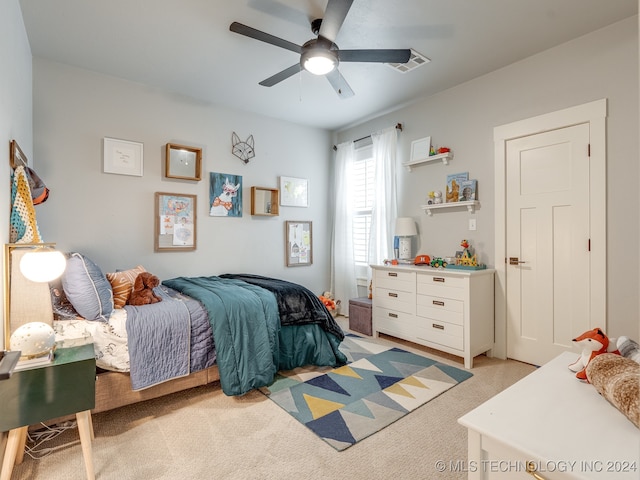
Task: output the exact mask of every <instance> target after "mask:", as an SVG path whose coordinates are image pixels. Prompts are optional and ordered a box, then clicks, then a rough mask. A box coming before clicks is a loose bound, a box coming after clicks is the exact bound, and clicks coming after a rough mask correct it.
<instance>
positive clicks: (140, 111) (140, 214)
mask: <svg viewBox="0 0 640 480" xmlns="http://www.w3.org/2000/svg"><path fill="white" fill-rule="evenodd" d="M33 99H34V100H33V102H34V138H35V142H34V150H35V154H36V156H37V157H38V159H39V169H38V174H39V175H40V176H41V177H42V178H43V180H44V181H45V182H46V183H47V185H48V186H49V187H50V188H51V195H50V198H49V200H48V201H47V202H46V203H45V204H43V205H42V210H41V213H40V212H39V213H38V223H39V227H40V231H41V233H42V236H43V237H44V239H45V241H53V242H57V243H58V245H59V247H60V248H61V249H62V250H65V251H81V252H84V253H85V254H87V255H88V256H89V257H90V258H92V259H93V260H94V261H95V262H96V263H97V264H98V265H99V266H100V267H101V268H102V270H103V271H105V272H109V271H114V270H115V269H126V268H130V267H133V266H135V265H138V264H142V265H143V266H145V268H147V270H149V271H151V272H153V273H155V274H156V275H158V276H159V277H160V278H161V279H167V278H172V277H175V276H192V275H216V274H221V273H225V272H245V273H246V272H248V273H258V274H263V275H269V276H273V277H278V278H284V279H288V280H292V281H296V282H298V283H301V284H303V285H305V286H307V287H308V288H310V289H311V290H313V291H314V292H316V293H322V292H323V291H324V290H326V289H328V288H329V262H328V258H327V255H328V238H329V237H328V232H329V228H328V208H327V205H328V204H327V193H326V191H327V184H328V176H329V173H328V166H329V159H330V158H331V156H330V153H331V142H330V134H329V132H327V131H324V130H319V129H312V128H308V127H301V126H298V125H294V124H290V123H285V122H282V121H277V120H273V119H269V118H263V117H258V116H256V115H254V114H248V113H244V112H240V111H233V110H228V109H225V108H219V107H216V106H213V105H205V104H202V103H199V102H196V101H194V100H192V99H189V98H184V97H178V96H175V95H169V94H165V93H162V92H159V91H156V90H153V89H150V88H148V87H145V86H143V85H139V84H135V83H131V82H127V81H123V80H120V79H116V78H112V77H108V76H105V75H101V74H96V73H93V72H89V71H87V70H81V69H77V68H74V67H70V66H66V65H62V64H59V63H54V62H50V61H47V60H42V59H38V58H35V59H34V91H33ZM234 131H235V132H236V133H237V134H238V135H239V136H240V138H242V139H246V138H247V137H248V136H249V135H250V134H252V135H253V136H254V139H255V151H256V156H255V158H253V159H252V160H251V161H250V162H249V163H248V164H244V163H243V162H242V161H241V160H239V159H238V158H237V157H235V156H233V155H232V154H231V134H232V132H234ZM104 137H112V138H118V139H126V140H133V141H137V142H142V143H144V175H143V176H142V177H135V176H125V175H114V174H105V173H102V141H103V138H104ZM166 143H180V144H184V145H189V146H194V147H201V148H203V176H204V178H203V180H202V181H200V182H192V181H184V180H175V179H167V178H164V177H163V165H164V163H163V162H164V148H165V145H166ZM209 172H222V173H229V174H235V175H242V177H243V197H244V198H243V206H244V208H243V216H242V217H241V218H238V217H235V218H226V217H210V216H209V205H208V202H209ZM280 175H285V176H291V177H301V178H307V179H309V190H310V202H309V203H310V206H309V207H308V208H299V207H281V211H280V216H279V217H252V216H251V215H250V189H251V186H255V185H257V186H263V187H272V188H273V187H277V186H278V177H279V176H280ZM154 192H172V193H185V194H195V195H197V201H198V208H197V210H198V211H197V250H196V251H195V252H162V253H154V251H153V249H154ZM285 220H311V221H312V222H313V224H312V225H313V247H314V250H313V265H311V266H308V267H306V266H305V267H296V268H287V267H285V248H284V222H285Z"/></svg>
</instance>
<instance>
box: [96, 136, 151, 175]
mask: <svg viewBox="0 0 640 480" xmlns="http://www.w3.org/2000/svg"><path fill="white" fill-rule="evenodd" d="M103 156H104V158H103V162H104V166H103V171H104V173H116V174H118V175H135V176H137V177H141V176H142V171H143V163H142V162H143V145H142V143H139V142H130V141H129V140H118V139H116V138H108V137H104V155H103Z"/></svg>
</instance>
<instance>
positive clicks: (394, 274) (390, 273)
mask: <svg viewBox="0 0 640 480" xmlns="http://www.w3.org/2000/svg"><path fill="white" fill-rule="evenodd" d="M387 275H389V276H390V277H397V276H398V274H397V273H396V272H388V273H387Z"/></svg>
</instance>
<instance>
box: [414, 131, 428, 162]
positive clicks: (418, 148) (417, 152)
mask: <svg viewBox="0 0 640 480" xmlns="http://www.w3.org/2000/svg"><path fill="white" fill-rule="evenodd" d="M430 153H431V137H424V138H421V139H419V140H414V141H413V142H411V156H410V157H409V161H410V162H415V161H416V160H423V159H425V158H429V155H430Z"/></svg>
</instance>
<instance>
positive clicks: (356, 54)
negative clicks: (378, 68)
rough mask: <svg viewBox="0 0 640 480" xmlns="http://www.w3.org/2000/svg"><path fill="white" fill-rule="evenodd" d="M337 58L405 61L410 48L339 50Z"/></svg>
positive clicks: (387, 61)
mask: <svg viewBox="0 0 640 480" xmlns="http://www.w3.org/2000/svg"><path fill="white" fill-rule="evenodd" d="M338 58H339V59H340V61H341V62H379V63H407V62H408V61H409V58H411V50H409V49H408V48H407V49H395V50H394V49H390V50H339V51H338Z"/></svg>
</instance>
